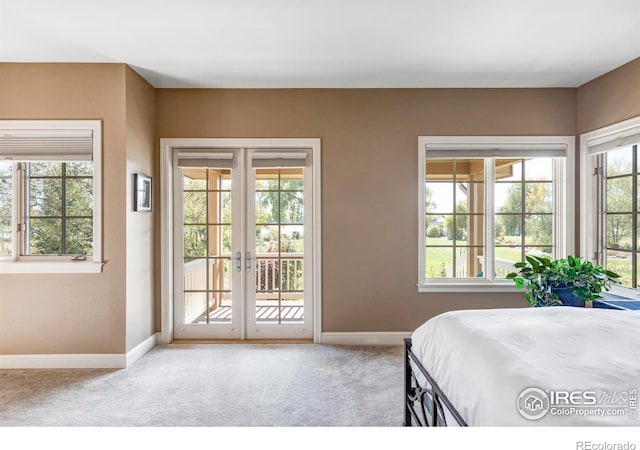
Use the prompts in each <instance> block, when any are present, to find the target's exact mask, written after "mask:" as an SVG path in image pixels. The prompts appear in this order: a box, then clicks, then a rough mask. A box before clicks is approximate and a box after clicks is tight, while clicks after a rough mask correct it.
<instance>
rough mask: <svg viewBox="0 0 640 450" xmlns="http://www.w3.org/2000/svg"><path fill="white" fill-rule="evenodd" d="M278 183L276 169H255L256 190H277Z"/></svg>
mask: <svg viewBox="0 0 640 450" xmlns="http://www.w3.org/2000/svg"><path fill="white" fill-rule="evenodd" d="M279 184H280V181H279V171H278V169H256V191H277V190H278V185H279Z"/></svg>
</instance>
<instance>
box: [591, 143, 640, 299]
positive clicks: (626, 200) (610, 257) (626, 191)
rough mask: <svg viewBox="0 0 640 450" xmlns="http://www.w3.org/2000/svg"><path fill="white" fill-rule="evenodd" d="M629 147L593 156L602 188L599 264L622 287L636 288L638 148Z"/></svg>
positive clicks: (637, 257)
mask: <svg viewBox="0 0 640 450" xmlns="http://www.w3.org/2000/svg"><path fill="white" fill-rule="evenodd" d="M639 147H640V145H628V146H625V147H622V148H616V149H615V150H610V151H608V152H606V153H603V154H601V155H598V156H596V158H597V160H598V161H597V164H598V166H599V169H598V173H599V174H601V176H602V183H603V187H602V189H600V191H599V192H600V198H599V201H598V206H599V215H600V216H601V217H602V219H601V222H600V223H602V227H601V230H600V232H601V236H600V239H599V241H600V242H602V243H603V248H602V249H601V250H600V251H599V254H600V255H601V260H602V264H603V265H604V266H605V267H606V268H607V269H609V270H611V271H613V272H616V273H617V274H619V275H620V282H621V285H622V286H624V287H629V288H638V285H639V284H640V278H639V276H638V275H639V271H640V268H639V267H638V260H639V255H640V245H639V244H640V243H639V242H638V239H639V235H638V223H639V222H640V221H639V218H638V204H639V201H638V200H639V199H638V195H639V190H638V176H639V175H638V170H639V167H638V165H639V164H638V151H639V150H638V148H639Z"/></svg>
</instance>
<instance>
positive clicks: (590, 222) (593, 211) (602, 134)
mask: <svg viewBox="0 0 640 450" xmlns="http://www.w3.org/2000/svg"><path fill="white" fill-rule="evenodd" d="M637 134H640V116H638V117H634V118H632V119H629V120H625V121H623V122H619V123H616V124H613V125H609V126H606V127H603V128H598V129H597V130H593V131H590V132H588V133H583V134H581V135H580V173H581V174H582V176H581V177H580V236H581V239H580V253H581V254H582V255H584V256H585V258H586V259H588V260H589V261H591V262H593V263H597V262H598V260H599V258H598V255H597V254H596V253H599V252H602V251H604V248H600V247H599V244H598V242H599V238H600V237H599V236H598V235H597V226H596V224H597V221H598V220H599V218H598V205H597V202H598V201H599V199H598V182H599V177H597V176H595V170H596V167H597V164H596V158H594V157H593V155H590V152H589V149H591V148H593V147H595V146H598V145H600V146H602V145H603V144H604V145H606V144H607V143H610V145H611V146H612V148H615V147H618V146H620V145H617V142H618V141H620V142H622V141H623V139H624V138H625V137H628V136H632V135H637ZM593 199H597V200H596V201H594V200H593ZM611 291H612V292H614V293H615V294H617V295H621V296H627V297H630V298H634V299H637V298H638V295H639V294H640V290H638V289H633V288H629V287H622V286H612V289H611Z"/></svg>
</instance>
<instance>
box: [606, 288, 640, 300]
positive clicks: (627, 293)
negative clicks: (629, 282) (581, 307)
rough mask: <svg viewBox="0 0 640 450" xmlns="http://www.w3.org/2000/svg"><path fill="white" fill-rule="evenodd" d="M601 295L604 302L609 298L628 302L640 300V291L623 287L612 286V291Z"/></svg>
mask: <svg viewBox="0 0 640 450" xmlns="http://www.w3.org/2000/svg"><path fill="white" fill-rule="evenodd" d="M600 295H601V296H602V299H603V300H606V299H607V296H609V297H610V296H615V297H621V298H624V299H628V300H638V298H640V290H638V289H632V288H626V287H621V286H612V287H611V290H610V291H602V292H601V293H600Z"/></svg>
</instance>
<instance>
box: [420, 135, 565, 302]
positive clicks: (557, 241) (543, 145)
mask: <svg viewBox="0 0 640 450" xmlns="http://www.w3.org/2000/svg"><path fill="white" fill-rule="evenodd" d="M427 148H429V149H431V150H436V149H437V150H448V151H451V152H455V151H456V150H464V151H465V155H468V151H470V150H478V151H479V152H482V155H483V156H482V157H485V158H487V157H486V153H487V150H489V151H493V150H495V151H496V152H498V151H499V152H500V154H501V155H503V154H504V152H508V151H510V150H514V151H518V150H520V151H522V150H532V151H535V150H557V149H563V150H564V151H565V152H566V153H565V154H566V157H565V160H564V164H555V165H554V168H555V169H554V170H555V173H554V180H553V181H554V194H553V195H554V211H553V213H554V216H556V217H561V218H562V219H563V220H556V221H555V222H554V223H555V225H554V226H555V229H554V242H553V245H554V248H555V251H556V255H557V256H558V257H564V256H566V255H568V254H573V247H574V216H575V201H574V196H573V193H574V192H575V188H574V184H575V182H574V179H575V136H418V285H417V286H418V292H517V289H516V288H515V285H514V283H513V282H512V281H511V280H502V279H498V280H496V279H494V277H493V275H491V274H493V263H494V248H495V247H494V244H495V242H494V241H495V239H494V238H495V237H494V220H495V217H494V214H493V208H494V203H493V201H494V198H493V185H494V180H493V178H494V172H493V160H492V159H490V158H487V159H485V204H484V211H483V212H484V217H485V227H484V231H485V235H484V244H485V262H486V263H485V269H486V270H485V273H486V274H489V275H488V276H487V277H486V278H483V279H476V278H460V279H455V278H443V279H433V278H426V277H425V263H426V261H425V250H424V249H425V219H424V218H425V209H424V200H425V199H424V183H425V164H426V151H427ZM500 157H504V156H500Z"/></svg>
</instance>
